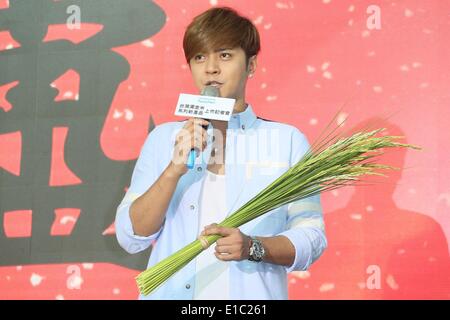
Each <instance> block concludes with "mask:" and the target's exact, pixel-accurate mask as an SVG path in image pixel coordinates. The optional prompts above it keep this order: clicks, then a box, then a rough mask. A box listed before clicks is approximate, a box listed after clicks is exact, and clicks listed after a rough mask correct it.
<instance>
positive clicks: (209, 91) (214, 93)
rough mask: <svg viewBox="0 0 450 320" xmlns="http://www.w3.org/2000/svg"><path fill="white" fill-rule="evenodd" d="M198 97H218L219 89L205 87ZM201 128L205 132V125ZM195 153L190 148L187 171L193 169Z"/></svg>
mask: <svg viewBox="0 0 450 320" xmlns="http://www.w3.org/2000/svg"><path fill="white" fill-rule="evenodd" d="M200 95H202V96H209V97H220V92H219V88H217V87H214V86H206V87H204V88H203V89H202V92H201V93H200ZM202 127H203V129H205V130H206V129H208V126H207V125H203V126H202ZM196 152H197V149H196V148H192V149H191V151H190V152H189V156H188V159H187V163H186V166H187V167H188V169H192V168H194V162H195V158H196V156H197V154H196Z"/></svg>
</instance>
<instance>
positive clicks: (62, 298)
mask: <svg viewBox="0 0 450 320" xmlns="http://www.w3.org/2000/svg"><path fill="white" fill-rule="evenodd" d="M55 299H56V300H64V296H63V295H62V294H58V295H57V296H56V297H55Z"/></svg>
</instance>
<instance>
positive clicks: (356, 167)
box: [136, 128, 420, 295]
mask: <svg viewBox="0 0 450 320" xmlns="http://www.w3.org/2000/svg"><path fill="white" fill-rule="evenodd" d="M336 130H337V128H333V129H332V130H331V132H330V133H328V134H326V135H325V137H324V138H321V140H320V141H318V142H317V143H315V144H314V145H312V146H311V148H310V150H309V151H308V152H307V153H306V154H305V155H304V156H303V158H302V159H301V160H300V161H298V163H296V164H295V165H294V166H292V167H291V168H289V169H288V170H287V171H286V172H285V173H284V174H283V175H281V176H280V177H279V178H277V179H276V180H275V181H273V182H272V183H271V184H270V185H268V186H267V187H266V188H264V189H263V190H262V191H261V192H259V193H258V194H257V195H256V196H255V197H253V198H252V199H251V200H249V201H248V202H247V203H246V204H244V205H243V206H242V207H241V208H239V209H238V210H236V211H235V212H234V213H232V214H231V215H229V216H228V217H227V218H226V219H225V220H223V221H222V222H221V223H219V225H220V226H223V227H229V228H237V227H240V226H242V225H243V224H245V223H247V222H249V221H251V220H253V219H255V218H257V217H259V216H261V215H263V214H265V213H267V212H269V211H272V210H274V209H276V208H279V207H281V206H283V205H286V204H288V203H291V202H294V201H297V200H301V199H304V198H307V197H310V196H313V195H317V194H319V193H322V192H326V191H330V190H335V189H337V188H341V187H344V186H349V185H357V183H358V182H360V181H362V179H361V177H363V176H367V175H380V176H384V174H383V173H381V172H380V171H382V170H396V169H397V168H394V167H391V166H387V165H381V164H377V163H375V160H376V159H377V158H378V157H379V156H380V155H382V154H383V153H384V151H383V150H384V149H388V148H411V149H420V148H419V147H417V146H413V145H410V144H404V143H400V142H398V141H397V140H398V139H400V138H401V137H395V136H379V135H378V134H379V133H380V132H382V131H383V130H385V129H376V130H371V131H361V132H357V133H355V134H353V135H351V136H349V137H339V135H337V134H336ZM220 237H221V236H220V235H209V236H206V237H205V238H206V240H207V241H208V244H209V245H212V244H213V243H215V242H216V241H217V239H219V238H220ZM202 251H203V247H202V244H201V242H200V240H195V241H193V242H191V243H190V244H188V245H187V246H185V247H184V248H182V249H180V250H178V251H177V252H175V253H174V254H172V255H171V256H169V257H167V258H165V259H164V260H162V261H160V262H158V263H157V264H156V265H154V266H152V267H150V268H149V269H147V270H145V271H143V272H141V273H140V274H139V275H138V276H137V277H136V282H137V285H138V287H139V290H140V292H141V293H142V294H144V295H148V294H149V293H151V292H152V291H154V290H155V289H156V288H158V287H159V286H160V285H161V284H162V283H164V282H165V281H166V280H167V279H169V278H170V277H171V276H172V275H173V274H175V273H176V272H177V271H179V270H180V269H182V268H183V267H184V266H186V265H187V264H188V263H189V262H190V261H192V260H193V259H194V258H196V257H197V255H199V254H200V253H201V252H202Z"/></svg>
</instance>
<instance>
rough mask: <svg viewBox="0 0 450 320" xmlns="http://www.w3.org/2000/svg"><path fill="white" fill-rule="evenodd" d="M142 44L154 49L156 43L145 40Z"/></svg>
mask: <svg viewBox="0 0 450 320" xmlns="http://www.w3.org/2000/svg"><path fill="white" fill-rule="evenodd" d="M141 43H142V44H143V45H144V47H147V48H153V47H154V46H155V43H154V42H153V41H152V40H150V39H147V40H144V41H142V42H141Z"/></svg>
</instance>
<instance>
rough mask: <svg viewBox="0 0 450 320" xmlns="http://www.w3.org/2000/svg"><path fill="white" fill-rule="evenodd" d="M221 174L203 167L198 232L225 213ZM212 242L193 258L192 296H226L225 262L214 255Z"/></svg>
mask: <svg viewBox="0 0 450 320" xmlns="http://www.w3.org/2000/svg"><path fill="white" fill-rule="evenodd" d="M225 190H226V184H225V175H217V174H214V173H212V172H211V171H209V170H206V177H205V180H204V182H203V189H202V192H201V199H200V208H199V214H200V228H199V230H200V232H201V231H203V228H204V227H205V226H207V225H209V224H212V223H219V222H221V221H222V220H223V219H225V218H226V216H227V209H226V197H225ZM215 246H216V244H215V243H214V244H212V245H211V246H210V247H209V248H208V249H207V250H205V251H203V252H202V253H201V254H200V255H199V256H198V257H197V258H196V264H197V276H196V279H195V282H196V283H195V293H194V299H196V300H215V299H223V300H227V299H229V296H230V293H229V265H228V262H226V261H221V260H219V259H217V258H216V256H215V255H214V252H215Z"/></svg>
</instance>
